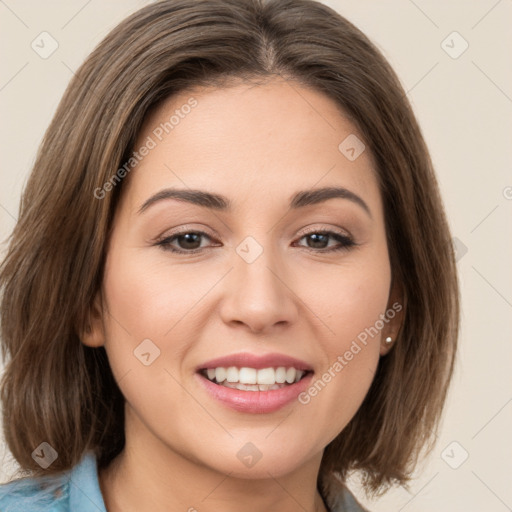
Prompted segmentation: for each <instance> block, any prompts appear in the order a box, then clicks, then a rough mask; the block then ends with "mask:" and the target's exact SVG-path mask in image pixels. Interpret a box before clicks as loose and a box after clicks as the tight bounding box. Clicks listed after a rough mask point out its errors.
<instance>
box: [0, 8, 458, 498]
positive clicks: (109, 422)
mask: <svg viewBox="0 0 512 512" xmlns="http://www.w3.org/2000/svg"><path fill="white" fill-rule="evenodd" d="M276 77H280V78H283V79H286V80H289V81H290V83H291V82H295V83H299V84H302V85H304V86H307V87H311V88H313V89H315V90H316V91H320V92H321V93H324V94H325V95H327V96H328V97H329V98H331V99H332V100H334V101H335V102H336V103H337V104H338V105H339V107H340V108H341V111H342V112H344V113H345V115H346V116H347V117H348V119H350V121H351V122H352V123H354V125H355V126H356V127H357V129H358V130H359V132H360V133H361V135H362V137H363V138H364V143H365V145H366V147H367V148H368V150H369V151H370V152H371V153H370V154H371V155H372V156H373V160H374V163H375V167H376V169H375V170H376V174H377V176H378V182H379V187H380V191H381V195H382V200H383V205H384V215H385V227H386V233H387V240H388V247H389V257H390V263H391V268H392V276H393V280H394V282H396V283H399V285H400V287H401V289H402V292H403V296H402V304H403V305H404V316H403V322H402V326H401V329H400V332H399V336H398V339H397V340H396V342H395V344H394V347H393V349H392V350H391V352H390V353H389V354H388V355H386V356H384V357H382V358H381V360H380V363H379V365H378V370H377V373H376V375H375V378H374V381H373V383H372V385H371V387H370V389H369V392H368V394H367V396H366V397H365V400H364V402H363V403H362V405H361V407H360V409H359V410H358V412H357V413H356V415H355V416H354V418H353V419H352V420H351V421H350V423H349V424H348V425H347V427H346V428H345V429H344V430H343V431H342V432H341V433H340V434H339V435H338V436H337V437H336V438H335V439H334V440H333V441H332V442H331V443H330V444H329V445H328V446H327V447H326V449H325V451H324V455H323V459H322V462H321V467H320V472H319V476H318V478H319V482H321V481H322V479H323V477H324V476H332V475H333V474H336V475H338V478H341V479H343V480H344V479H346V477H347V476H348V472H349V471H352V470H360V471H361V472H362V475H364V484H365V488H366V490H367V492H372V493H376V492H378V491H379V490H380V491H382V489H384V488H386V489H387V488H388V487H389V485H392V484H402V485H405V484H406V483H407V481H408V479H409V478H410V474H411V471H412V469H413V468H414V465H415V463H416V461H417V459H418V456H419V454H420V452H422V450H423V448H425V447H427V448H428V449H429V450H430V449H431V447H432V440H433V437H434V433H435V429H436V428H437V427H438V423H439V418H440V415H441V411H442V407H443V404H444V402H445V397H446V392H447V387H448V384H449V381H450V378H451V375H452V371H453V365H454V357H455V352H456V344H457V334H458V328H459V327H458V326H459V290H458V283H457V274H456V264H455V258H454V251H453V246H452V243H451V237H450V233H449V228H448V225H447V221H446V217H445V213H444V210H443V205H442V201H441V199H440V195H439V190H438V185H437V182H436V178H435V176H434V173H433V167H432V163H431V160H430V157H429V154H428V150H427V148H426V145H425V142H424V139H423V137H422V134H421V131H420V128H419V126H418V124H417V121H416V120H415V117H414V114H413V112H412V109H411V106H410V104H409V102H408V100H407V97H406V93H405V92H404V90H403V88H402V86H401V84H400V82H399V80H398V78H397V76H396V75H395V73H394V71H393V70H392V69H391V67H390V66H389V64H388V63H387V61H386V60H385V58H384V57H383V56H382V54H381V53H380V52H379V50H378V49H377V48H376V46H374V44H372V43H371V42H370V41H369V40H368V38H367V37H366V36H365V35H364V34H363V33H361V32H360V31H359V30H358V29H357V28H356V27H355V26H354V25H352V24H351V23H350V22H348V21H347V20H346V19H344V18H343V17H342V16H341V15H339V14H338V13H337V12H335V11H334V10H332V9H330V8H329V7H327V6H325V5H323V4H320V3H317V2H314V1H312V0H271V1H266V0H243V1H242V0H194V1H192V0H163V1H161V2H157V3H153V4H151V5H148V6H146V7H144V8H142V9H141V10H139V11H138V12H136V13H134V14H132V15H131V16H129V17H128V18H127V19H125V20H124V21H123V22H122V23H120V24H119V25H118V26H117V27H116V28H115V29H114V30H112V31H111V32H110V34H109V35H108V36H107V37H106V38H105V39H104V40H103V41H102V42H101V43H100V44H99V45H98V46H97V47H96V48H95V50H94V51H93V52H92V53H91V55H90V56H89V57H88V58H87V59H86V61H85V62H84V63H83V64H82V66H81V67H80V68H79V69H78V71H77V72H76V74H75V76H74V77H73V79H72V80H71V82H70V84H69V86H68V88H67V90H66V91H65V94H64V96H63V98H62V100H61V102H60V104H59V106H58V109H57V111H56V113H55V116H54V118H53V120H52V122H51V124H50V126H49V128H48V130H47V131H46V133H45V135H44V138H43V140H42V143H41V146H40V148H39V151H38V154H37V158H36V161H35V164H34V167H33V170H32V172H31V175H30V177H29V180H28V182H27V185H26V188H25V190H24V192H23V195H22V199H21V204H20V211H19V220H18V222H17V224H16V226H15V229H14V230H13V233H12V234H11V237H10V243H9V247H8V251H7V254H6V257H5V260H4V261H3V263H2V265H1V267H0V287H1V290H2V292H3V296H2V301H1V306H0V308H1V309H0V314H1V338H2V356H3V358H4V360H5V361H6V367H5V371H4V375H3V379H2V383H1V400H2V405H3V414H4V418H3V427H4V435H5V439H6V441H7V444H8V447H9V449H10V451H11V453H12V454H13V456H14V458H15V459H16V460H17V462H18V463H19V464H20V466H21V468H22V469H24V470H25V471H28V472H30V474H32V475H38V474H41V473H43V472H44V473H46V474H48V473H51V472H55V473H57V472H61V471H63V470H66V469H69V468H71V467H72V466H73V465H75V464H76V463H77V462H78V461H79V459H80V458H81V456H82V454H83V453H84V452H85V450H93V451H94V452H95V453H96V455H97V457H98V464H99V466H100V467H103V466H106V465H107V464H108V463H109V462H110V461H111V460H112V459H113V458H114V457H115V456H116V455H117V454H118V453H119V452H120V451H121V450H122V449H123V446H124V413H123V404H124V398H123V396H122V394H121V392H120V390H119V388H118V386H117V385H116V381H115V379H114V377H113V375H112V372H111V370H110V367H109V364H108V360H107V357H106V353H105V351H104V349H103V347H100V348H91V347H87V346H85V345H84V344H83V343H81V341H80V337H81V333H82V334H83V333H84V332H85V331H84V330H85V329H86V328H87V322H88V318H89V314H90V311H91V305H92V302H93V299H94V297H95V295H96V293H97V291H98V290H99V289H100V287H101V283H102V277H103V270H104V262H105V256H106V254H105V251H106V247H107V242H108V239H109V235H110V231H111V227H112V218H113V214H114V212H115V209H116V205H117V204H118V201H119V197H120V193H121V191H122V189H123V180H117V181H119V182H115V186H113V185H114V182H113V181H112V180H113V179H115V174H116V172H118V170H119V169H120V168H121V166H122V165H123V164H124V163H125V162H127V161H128V160H129V158H130V155H131V152H132V151H133V149H134V148H133V146H134V143H135V140H136V137H137V135H138V132H139V130H140V128H141V125H142V123H143V121H144V119H145V117H146V116H147V114H148V112H149V110H150V109H154V108H155V107H156V106H157V105H158V104H159V103H160V102H161V101H162V100H164V99H166V98H168V97H169V96H170V95H173V94H175V93H178V92H179V91H183V90H187V89H191V88H194V87H200V86H216V87H223V86H225V85H227V84H229V83H230V81H232V80H235V79H239V80H240V79H241V80H244V81H251V80H256V81H257V80H259V81H265V80H270V79H272V78H276ZM340 142H341V141H340ZM118 177H119V176H118ZM106 183H111V184H112V185H111V186H109V187H108V193H105V184H106ZM98 191H101V193H98ZM340 406H341V404H340ZM43 441H46V442H47V443H49V444H50V445H51V446H52V447H54V448H55V449H56V450H57V452H58V454H59V456H58V459H57V460H55V462H54V463H53V464H52V465H51V466H50V467H49V468H48V469H46V470H44V471H43V470H42V469H41V468H40V467H39V466H38V465H37V464H36V462H35V461H34V460H33V458H32V456H31V453H32V451H33V450H34V448H35V447H37V446H38V445H39V444H40V443H41V442H43Z"/></svg>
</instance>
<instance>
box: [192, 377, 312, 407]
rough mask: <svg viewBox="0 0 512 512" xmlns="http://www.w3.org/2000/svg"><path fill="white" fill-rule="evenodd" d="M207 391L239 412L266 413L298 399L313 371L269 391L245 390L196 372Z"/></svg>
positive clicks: (308, 382)
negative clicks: (219, 382)
mask: <svg viewBox="0 0 512 512" xmlns="http://www.w3.org/2000/svg"><path fill="white" fill-rule="evenodd" d="M196 375H197V377H198V378H199V380H200V382H201V385H202V386H203V387H204V388H205V389H206V391H207V392H208V393H209V394H210V395H211V396H212V397H213V398H215V399H216V400H218V401H219V402H221V403H222V404H224V405H226V406H228V407H230V408H231V409H234V410H236V411H239V412H247V413H253V414H264V413H270V412H274V411H277V410H279V409H281V408H282V407H284V406H285V405H288V404H289V403H290V402H293V401H294V400H296V399H297V397H298V395H299V394H300V393H302V392H303V391H304V390H305V389H306V388H307V387H308V386H309V385H310V382H311V380H312V378H313V373H308V374H307V375H306V376H305V377H303V378H302V379H301V380H299V382H295V383H294V384H290V385H288V386H286V387H284V388H281V389H272V390H269V391H243V390H240V389H233V388H228V387H226V386H221V385H219V384H215V383H213V382H212V381H211V380H208V379H207V378H206V377H203V376H202V375H201V374H200V373H196Z"/></svg>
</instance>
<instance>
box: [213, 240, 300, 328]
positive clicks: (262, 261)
mask: <svg viewBox="0 0 512 512" xmlns="http://www.w3.org/2000/svg"><path fill="white" fill-rule="evenodd" d="M240 254H242V253H240ZM233 261H234V263H233V266H234V268H233V270H232V271H231V272H230V273H229V275H228V276H227V277H226V279H225V280H224V286H225V289H224V294H223V295H224V296H223V301H222V305H221V307H220V313H221V317H222V320H223V321H224V322H225V323H226V324H230V325H231V326H234V325H238V326H245V327H246V328H247V329H249V330H250V331H251V332H253V333H258V334H265V333H270V332H271V331H272V329H276V328H277V327H278V326H281V328H284V327H286V326H289V325H291V324H293V323H294V322H296V321H297V318H298V316H299V310H298V308H299V306H298V303H299V302H300V300H299V299H298V297H297V295H296V292H294V290H293V288H294V286H293V282H292V283H290V282H288V281H290V279H292V278H291V277H290V276H291V273H290V272H289V271H286V267H285V265H284V264H283V262H282V260H279V258H278V257H277V256H276V254H275V252H273V251H271V250H267V249H264V250H263V252H262V253H261V254H260V255H259V256H258V257H257V258H256V259H255V260H254V261H252V262H250V260H246V259H244V257H241V256H240V255H239V254H238V253H235V254H234V255H233Z"/></svg>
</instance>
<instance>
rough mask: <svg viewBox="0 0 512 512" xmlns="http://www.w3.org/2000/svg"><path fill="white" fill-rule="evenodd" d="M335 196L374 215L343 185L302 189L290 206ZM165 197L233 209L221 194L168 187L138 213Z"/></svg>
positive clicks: (155, 195) (295, 206)
mask: <svg viewBox="0 0 512 512" xmlns="http://www.w3.org/2000/svg"><path fill="white" fill-rule="evenodd" d="M333 198H340V199H347V200H349V201H352V202H353V203H355V204H357V205H359V206H360V207H361V208H363V210H365V212H366V213H367V214H368V215H369V216H370V217H372V214H371V211H370V208H369V207H368V205H367V204H366V203H365V201H363V199H362V198H361V197H359V196H358V195H357V194H355V193H354V192H351V191H350V190H348V189H346V188H342V187H324V188H317V189H311V190H300V191H298V192H296V193H295V194H293V195H292V196H291V199H290V208H291V209H294V210H295V209H298V208H304V207H306V206H310V205H313V204H319V203H321V202H324V201H327V200H328V199H333ZM165 199H176V200H178V201H184V202H187V203H192V204H195V205H198V206H203V207H205V208H211V209H214V210H219V211H229V210H231V209H232V202H231V201H230V199H228V198H227V197H225V196H223V195H220V194H214V193H212V192H206V191H204V190H194V189H176V188H166V189H163V190H160V191H159V192H157V193H156V194H154V195H152V196H151V197H150V198H149V199H147V200H146V201H144V203H143V204H142V206H141V207H140V208H139V210H138V214H141V213H143V212H144V211H145V210H147V209H148V208H149V207H150V206H151V205H153V204H155V203H157V202H159V201H163V200H165Z"/></svg>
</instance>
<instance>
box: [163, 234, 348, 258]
mask: <svg viewBox="0 0 512 512" xmlns="http://www.w3.org/2000/svg"><path fill="white" fill-rule="evenodd" d="M187 234H195V235H204V236H206V237H207V238H209V239H212V237H210V236H209V235H208V233H205V232H204V231H194V230H187V231H181V232H178V233H174V234H173V235H172V236H167V237H164V238H161V239H159V240H157V241H156V243H155V245H158V246H160V247H161V248H162V250H164V251H169V252H172V253H177V254H197V253H199V252H201V251H203V250H204V249H205V247H199V248H197V249H191V250H184V249H176V248H175V247H172V246H171V242H172V241H174V240H175V239H177V238H179V237H180V236H184V235H187ZM310 235H331V236H332V238H334V239H335V240H336V241H338V242H340V243H341V245H339V246H337V247H331V248H329V249H315V248H313V247H304V246H301V247H303V248H304V249H306V250H307V251H312V252H319V253H331V252H338V251H346V250H349V249H350V248H351V247H354V246H356V245H358V244H357V243H356V242H354V240H353V239H352V238H351V237H350V236H347V235H342V234H341V233H337V232H335V231H322V230H314V231H309V232H307V233H304V234H303V235H302V236H301V237H300V238H299V240H302V239H303V238H305V237H307V236H310Z"/></svg>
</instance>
